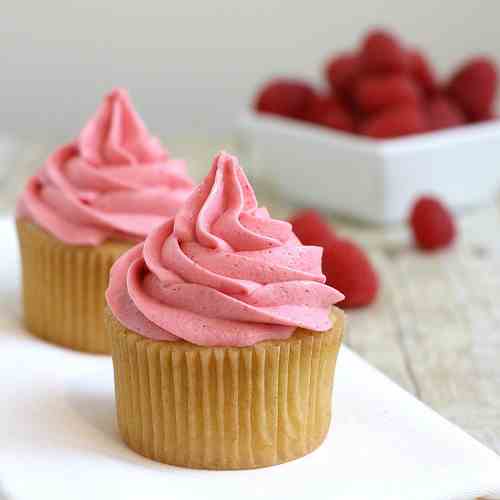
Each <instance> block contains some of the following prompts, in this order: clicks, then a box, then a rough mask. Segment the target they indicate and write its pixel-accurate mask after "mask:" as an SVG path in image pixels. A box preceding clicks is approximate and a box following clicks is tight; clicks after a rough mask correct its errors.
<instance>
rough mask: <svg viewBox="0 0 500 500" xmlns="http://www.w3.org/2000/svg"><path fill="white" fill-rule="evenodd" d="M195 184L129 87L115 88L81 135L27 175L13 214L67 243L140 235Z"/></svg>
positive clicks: (137, 237) (171, 212)
mask: <svg viewBox="0 0 500 500" xmlns="http://www.w3.org/2000/svg"><path fill="white" fill-rule="evenodd" d="M193 186H194V185H193V183H192V181H191V180H190V178H189V177H188V176H187V174H186V165H185V163H184V161H182V160H174V159H170V158H169V155H168V152H167V151H166V150H165V149H164V148H163V147H162V146H161V144H160V142H159V140H158V139H157V138H156V137H153V136H151V135H150V133H149V132H148V130H147V128H146V126H145V125H144V123H143V122H142V120H141V118H140V117H139V116H138V114H137V113H136V112H135V110H134V109H133V107H132V104H131V102H130V99H129V96H128V94H127V92H126V91H125V90H123V89H115V90H114V91H113V92H111V93H110V94H109V95H108V96H106V98H105V99H104V101H103V103H102V105H101V107H100V108H99V109H98V111H97V113H96V115H95V116H94V117H93V118H92V119H91V120H90V121H89V122H88V123H87V125H86V126H85V127H84V128H83V130H82V131H81V133H80V135H79V137H78V138H77V139H76V140H74V141H73V142H71V143H70V144H67V145H65V146H63V147H61V148H60V149H58V150H57V151H55V152H54V153H53V154H52V155H51V156H50V157H49V158H48V159H47V161H46V163H45V164H44V165H43V167H42V168H41V169H40V170H39V172H38V173H37V174H36V175H35V176H33V177H32V178H31V179H30V180H29V181H28V185H27V187H26V189H25V191H24V193H23V194H22V196H21V198H20V199H19V202H18V207H17V215H18V217H20V218H28V219H31V220H33V221H34V222H36V223H37V224H38V225H40V226H41V227H42V228H44V229H45V230H47V231H48V232H50V233H51V234H53V235H54V236H55V237H56V238H58V239H59V240H61V241H63V242H64V243H68V244H72V245H98V244H100V243H102V242H103V241H105V240H108V239H112V238H116V239H122V240H131V241H140V240H142V239H144V238H145V236H146V235H147V234H148V233H149V232H150V231H151V230H152V229H153V228H155V227H157V226H158V225H159V224H160V223H162V222H164V221H165V219H166V218H167V217H170V216H172V215H174V214H175V213H176V212H177V210H178V209H179V207H180V206H181V205H182V204H183V202H184V201H185V200H186V198H187V197H188V195H189V194H190V192H191V191H192V189H193Z"/></svg>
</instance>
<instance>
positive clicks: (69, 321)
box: [17, 220, 131, 354]
mask: <svg viewBox="0 0 500 500" xmlns="http://www.w3.org/2000/svg"><path fill="white" fill-rule="evenodd" d="M17 232H18V238H19V246H20V250H21V259H22V270H23V272H22V274H23V278H22V279H23V302H24V320H25V324H26V327H27V329H28V330H29V331H30V332H31V333H32V334H33V335H35V336H37V337H39V338H41V339H44V340H46V341H48V342H52V343H54V344H57V345H60V346H64V347H68V348H70V349H75V350H78V351H85V352H91V353H108V354H109V352H110V342H109V337H108V335H107V334H106V332H105V330H104V323H103V310H104V304H105V301H104V293H105V291H106V288H107V285H108V276H109V271H110V269H111V266H112V265H113V262H114V261H115V260H116V259H117V258H118V257H119V256H120V255H121V254H122V253H123V252H124V251H126V250H128V249H129V248H130V247H131V244H129V243H120V242H106V243H104V244H102V245H100V246H97V247H90V246H76V245H67V244H65V243H62V242H61V241H59V240H58V239H56V238H55V237H54V236H52V235H51V234H49V233H48V232H46V231H45V230H43V229H42V228H40V227H39V226H37V225H36V224H34V223H31V222H29V221H27V220H18V221H17Z"/></svg>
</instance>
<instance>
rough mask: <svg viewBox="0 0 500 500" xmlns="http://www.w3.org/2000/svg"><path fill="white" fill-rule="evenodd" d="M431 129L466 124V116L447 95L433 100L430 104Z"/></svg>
mask: <svg viewBox="0 0 500 500" xmlns="http://www.w3.org/2000/svg"><path fill="white" fill-rule="evenodd" d="M428 113H429V129H430V130H440V129H443V128H449V127H457V126H459V125H463V124H465V123H466V119H465V115H464V113H463V111H462V110H461V109H460V107H459V106H458V105H457V104H456V103H455V102H453V99H450V98H449V97H447V96H445V95H440V96H436V97H434V98H432V99H431V100H430V101H429V103H428Z"/></svg>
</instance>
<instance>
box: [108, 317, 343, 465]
mask: <svg viewBox="0 0 500 500" xmlns="http://www.w3.org/2000/svg"><path fill="white" fill-rule="evenodd" d="M332 314H333V320H334V326H333V328H332V329H331V330H330V331H328V332H325V333H314V332H308V331H306V330H302V329H298V330H297V331H296V332H295V333H294V334H293V336H292V337H291V338H290V339H288V340H280V341H266V342H261V343H259V344H256V345H255V346H251V347H242V348H235V347H200V346H196V345H193V344H190V343H188V342H183V341H182V342H158V341H152V340H149V339H146V338H144V337H142V336H140V335H137V334H135V333H133V332H131V331H130V330H127V329H126V328H125V327H123V326H122V325H121V324H120V323H119V322H118V321H117V320H116V319H115V318H114V317H113V316H112V314H111V312H110V311H109V310H108V309H106V311H105V323H106V326H107V330H108V332H109V335H110V337H111V349H112V356H113V365H114V372H115V392H116V403H117V415H118V426H119V429H120V433H121V435H122V437H123V439H124V441H125V442H126V444H127V445H128V446H129V447H130V448H131V449H132V450H134V451H136V452H137V453H140V454H141V455H143V456H145V457H148V458H151V459H153V460H156V461H158V462H164V463H167V464H171V465H177V466H181V467H190V468H200V469H219V470H223V469H251V468H257V467H266V466H270V465H275V464H279V463H283V462H287V461H290V460H294V459H296V458H299V457H301V456H303V455H306V454H308V453H310V452H311V451H313V450H314V449H315V448H317V447H318V446H319V445H320V444H321V443H322V442H323V440H324V439H325V436H326V434H327V432H328V428H329V426H330V419H331V395H332V385H333V376H334V371H335V364H336V359H337V354H338V351H339V348H340V341H341V338H342V333H343V329H344V315H343V313H342V312H341V311H340V310H339V309H337V308H334V309H333V313H332Z"/></svg>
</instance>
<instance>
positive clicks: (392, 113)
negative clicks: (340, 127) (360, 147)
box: [359, 106, 428, 139]
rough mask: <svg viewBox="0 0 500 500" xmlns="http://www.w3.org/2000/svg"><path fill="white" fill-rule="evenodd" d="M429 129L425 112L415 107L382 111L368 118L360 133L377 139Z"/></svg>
mask: <svg viewBox="0 0 500 500" xmlns="http://www.w3.org/2000/svg"><path fill="white" fill-rule="evenodd" d="M427 129H428V125H427V119H426V116H425V114H424V113H423V111H422V110H421V109H420V108H418V107H415V106H401V107H398V108H391V109H388V110H387V111H382V112H381V113H378V114H376V115H374V116H373V117H371V118H368V120H367V121H365V123H364V124H362V125H361V127H360V130H359V131H360V133H361V134H362V135H366V136H369V137H373V138H376V139H387V138H391V137H400V136H404V135H410V134H418V133H421V132H425V131H426V130H427Z"/></svg>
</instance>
